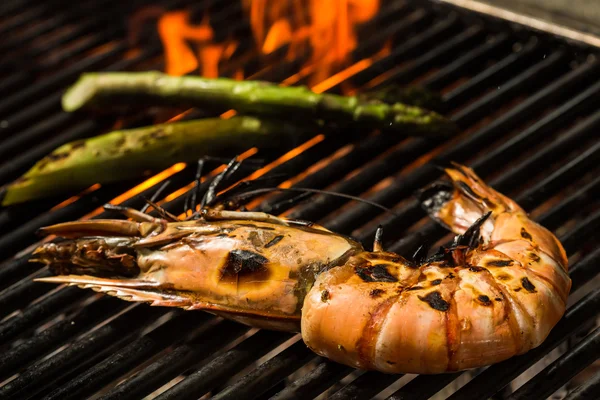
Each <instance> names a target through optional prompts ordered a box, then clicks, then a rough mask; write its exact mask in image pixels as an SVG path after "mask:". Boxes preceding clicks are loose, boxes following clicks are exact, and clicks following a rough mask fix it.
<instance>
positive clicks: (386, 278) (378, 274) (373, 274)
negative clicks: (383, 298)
mask: <svg viewBox="0 0 600 400" xmlns="http://www.w3.org/2000/svg"><path fill="white" fill-rule="evenodd" d="M354 272H355V273H356V275H358V276H359V277H360V279H362V280H363V281H365V282H398V278H396V277H395V276H394V275H392V274H391V273H390V272H389V271H388V269H387V266H386V265H385V264H379V265H374V266H367V267H362V266H356V267H355V268H354Z"/></svg>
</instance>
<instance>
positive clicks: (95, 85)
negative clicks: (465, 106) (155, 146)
mask: <svg viewBox="0 0 600 400" xmlns="http://www.w3.org/2000/svg"><path fill="white" fill-rule="evenodd" d="M137 102H142V103H145V104H155V105H170V106H186V107H226V108H232V109H235V110H237V111H239V112H240V113H242V114H255V115H271V116H273V115H275V116H277V117H280V118H296V119H299V118H302V119H305V118H310V119H312V120H320V121H324V122H326V123H341V124H346V123H349V122H355V123H359V124H361V126H364V127H365V128H369V129H381V130H385V131H393V132H398V133H402V134H407V135H417V136H435V135H449V134H452V133H454V132H455V131H456V127H455V125H454V124H453V123H452V122H451V121H449V120H448V119H446V118H444V117H442V116H441V115H439V114H437V113H435V112H432V111H427V110H424V109H421V108H419V107H413V106H409V105H406V104H402V103H394V104H386V103H383V102H376V101H370V100H366V101H365V100H361V98H360V97H357V96H339V95H334V94H328V93H314V92H312V91H311V90H309V89H308V88H307V87H304V86H293V87H282V86H278V85H275V84H272V83H268V82H262V81H236V80H231V79H225V78H217V79H208V78H202V77H197V76H183V77H176V76H170V75H166V74H163V73H160V72H153V71H151V72H107V73H87V74H83V75H82V76H81V78H80V79H79V81H78V82H77V83H75V85H74V86H72V87H71V88H70V89H69V90H68V91H67V92H66V93H65V95H64V96H63V99H62V105H63V108H64V110H65V111H76V110H78V109H81V108H93V107H98V108H104V107H110V106H114V105H118V104H132V103H133V104H135V103H137Z"/></svg>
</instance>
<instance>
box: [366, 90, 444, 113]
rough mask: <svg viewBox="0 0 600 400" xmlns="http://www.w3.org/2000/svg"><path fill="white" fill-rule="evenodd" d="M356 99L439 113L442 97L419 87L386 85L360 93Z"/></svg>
mask: <svg viewBox="0 0 600 400" xmlns="http://www.w3.org/2000/svg"><path fill="white" fill-rule="evenodd" d="M358 98H359V99H360V100H361V101H381V102H384V103H387V104H394V103H404V104H410V105H411V106H416V107H422V108H426V109H428V110H433V111H439V110H440V109H441V108H442V97H441V96H440V95H439V94H438V93H435V92H432V91H430V90H427V89H425V88H422V87H419V86H410V87H405V86H398V85H388V86H385V87H384V88H382V89H377V90H373V91H368V92H364V93H361V94H359V95H358Z"/></svg>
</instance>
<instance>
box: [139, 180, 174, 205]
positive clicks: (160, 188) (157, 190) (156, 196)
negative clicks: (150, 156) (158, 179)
mask: <svg viewBox="0 0 600 400" xmlns="http://www.w3.org/2000/svg"><path fill="white" fill-rule="evenodd" d="M170 184H171V180H170V179H167V180H166V181H164V182H163V184H162V185H160V187H159V188H158V189H156V192H154V194H153V195H152V197H150V201H151V202H153V203H154V202H155V201H156V200H157V199H158V196H160V195H161V193H162V192H164V191H165V189H166V188H167V186H169V185H170ZM145 200H146V199H144V201H145ZM148 207H150V204H149V203H148V202H147V201H146V204H145V205H144V207H142V209H141V210H140V212H143V213H145V212H146V210H148ZM153 207H154V206H153ZM155 208H156V207H155Z"/></svg>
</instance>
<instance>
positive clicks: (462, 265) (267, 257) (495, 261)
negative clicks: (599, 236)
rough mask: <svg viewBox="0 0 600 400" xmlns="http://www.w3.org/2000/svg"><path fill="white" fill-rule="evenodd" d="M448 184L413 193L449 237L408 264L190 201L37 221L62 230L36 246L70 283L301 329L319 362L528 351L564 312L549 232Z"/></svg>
mask: <svg viewBox="0 0 600 400" xmlns="http://www.w3.org/2000/svg"><path fill="white" fill-rule="evenodd" d="M446 172H447V174H448V175H449V176H450V178H451V181H452V184H448V183H438V184H434V185H432V186H430V187H428V188H426V189H424V190H423V191H421V199H422V202H423V206H424V208H425V209H426V210H427V211H428V213H429V214H430V216H431V217H432V218H434V219H435V220H437V221H438V222H440V223H442V224H444V225H445V226H447V227H448V228H449V229H451V230H452V231H454V232H455V233H457V234H459V235H458V236H457V237H456V239H455V240H454V243H453V244H452V245H450V246H449V247H444V248H442V249H441V250H440V251H439V252H438V253H437V254H435V255H434V256H432V257H430V258H429V259H427V260H425V261H420V262H415V261H410V260H407V259H405V258H403V257H402V256H400V255H398V254H395V253H390V252H386V251H384V250H383V249H382V246H381V243H380V241H379V238H378V239H376V242H375V245H374V251H372V252H370V251H365V249H364V248H363V247H362V246H361V245H360V244H359V243H358V242H356V241H354V240H352V239H351V238H347V237H345V236H342V235H338V234H335V233H332V232H330V231H328V230H327V229H325V228H323V227H321V226H318V225H314V224H310V223H306V222H303V221H297V220H290V219H284V218H279V217H276V216H273V215H270V214H266V213H260V212H242V211H227V210H225V209H223V208H222V207H221V208H208V207H205V208H203V209H202V213H201V215H200V218H199V219H197V220H189V221H179V222H169V220H168V218H153V217H151V216H149V215H147V214H144V213H141V212H138V211H135V210H132V209H123V210H122V211H123V212H124V213H125V215H127V216H128V217H130V219H131V220H95V221H80V222H69V223H63V224H58V225H54V226H51V227H47V228H43V229H42V232H43V233H46V234H56V235H59V236H62V237H66V238H69V239H67V240H64V241H62V242H59V243H47V244H44V245H42V246H41V247H39V248H38V249H37V250H36V251H35V254H36V258H37V260H38V261H42V262H45V263H46V264H48V265H49V266H50V267H51V269H52V270H53V271H54V272H56V273H59V274H61V275H60V276H55V277H49V278H43V279H39V280H40V281H45V282H54V283H68V284H70V285H78V286H80V287H83V288H92V289H94V290H96V291H100V292H104V293H107V294H109V295H113V296H117V297H120V298H122V299H124V300H129V301H144V302H150V303H151V304H152V305H156V306H169V307H183V308H185V309H189V310H206V311H209V312H212V313H214V314H217V315H220V316H223V317H225V318H229V319H233V320H236V321H239V322H241V323H244V324H248V325H251V326H255V327H259V328H266V329H275V330H284V331H296V332H297V331H300V332H301V333H302V338H303V339H304V342H305V343H306V345H307V346H308V347H309V348H311V349H312V350H313V351H314V352H315V353H317V354H320V355H322V356H325V357H328V358H329V359H331V360H334V361H337V362H339V363H343V364H346V365H350V366H353V367H356V368H361V369H374V370H379V371H381V372H386V373H420V374H435V373H443V372H449V371H458V370H464V369H469V368H475V367H482V366H485V365H489V364H493V363H496V362H499V361H502V360H505V359H507V358H509V357H512V356H514V355H516V354H522V353H525V352H526V351H528V350H529V349H531V348H534V347H536V346H538V345H539V344H540V343H541V342H542V341H543V340H544V339H545V338H546V337H547V335H548V333H549V332H550V330H551V329H552V328H553V327H554V325H555V324H556V323H557V322H558V320H559V319H560V318H561V316H562V315H563V313H564V311H565V304H566V300H567V296H568V293H569V290H570V287H571V280H570V279H569V276H568V274H567V258H566V255H565V251H564V250H563V248H562V246H561V244H560V243H559V241H558V240H557V239H556V238H555V237H554V235H552V234H551V233H550V232H549V231H548V230H546V229H545V228H543V227H541V226H539V225H538V224H536V223H535V222H533V221H531V220H530V219H529V218H528V217H527V214H526V213H525V212H524V211H523V210H522V209H521V208H520V207H519V206H518V205H517V204H516V203H515V202H513V201H512V200H510V199H509V198H507V197H505V196H503V195H501V194H499V193H497V192H496V191H494V190H493V189H491V188H490V187H488V186H486V185H485V184H484V183H483V182H482V181H481V180H480V179H479V178H478V177H477V176H476V175H475V173H474V172H473V171H472V170H471V169H469V168H466V167H464V166H460V165H457V164H454V166H453V167H452V168H448V169H446Z"/></svg>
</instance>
